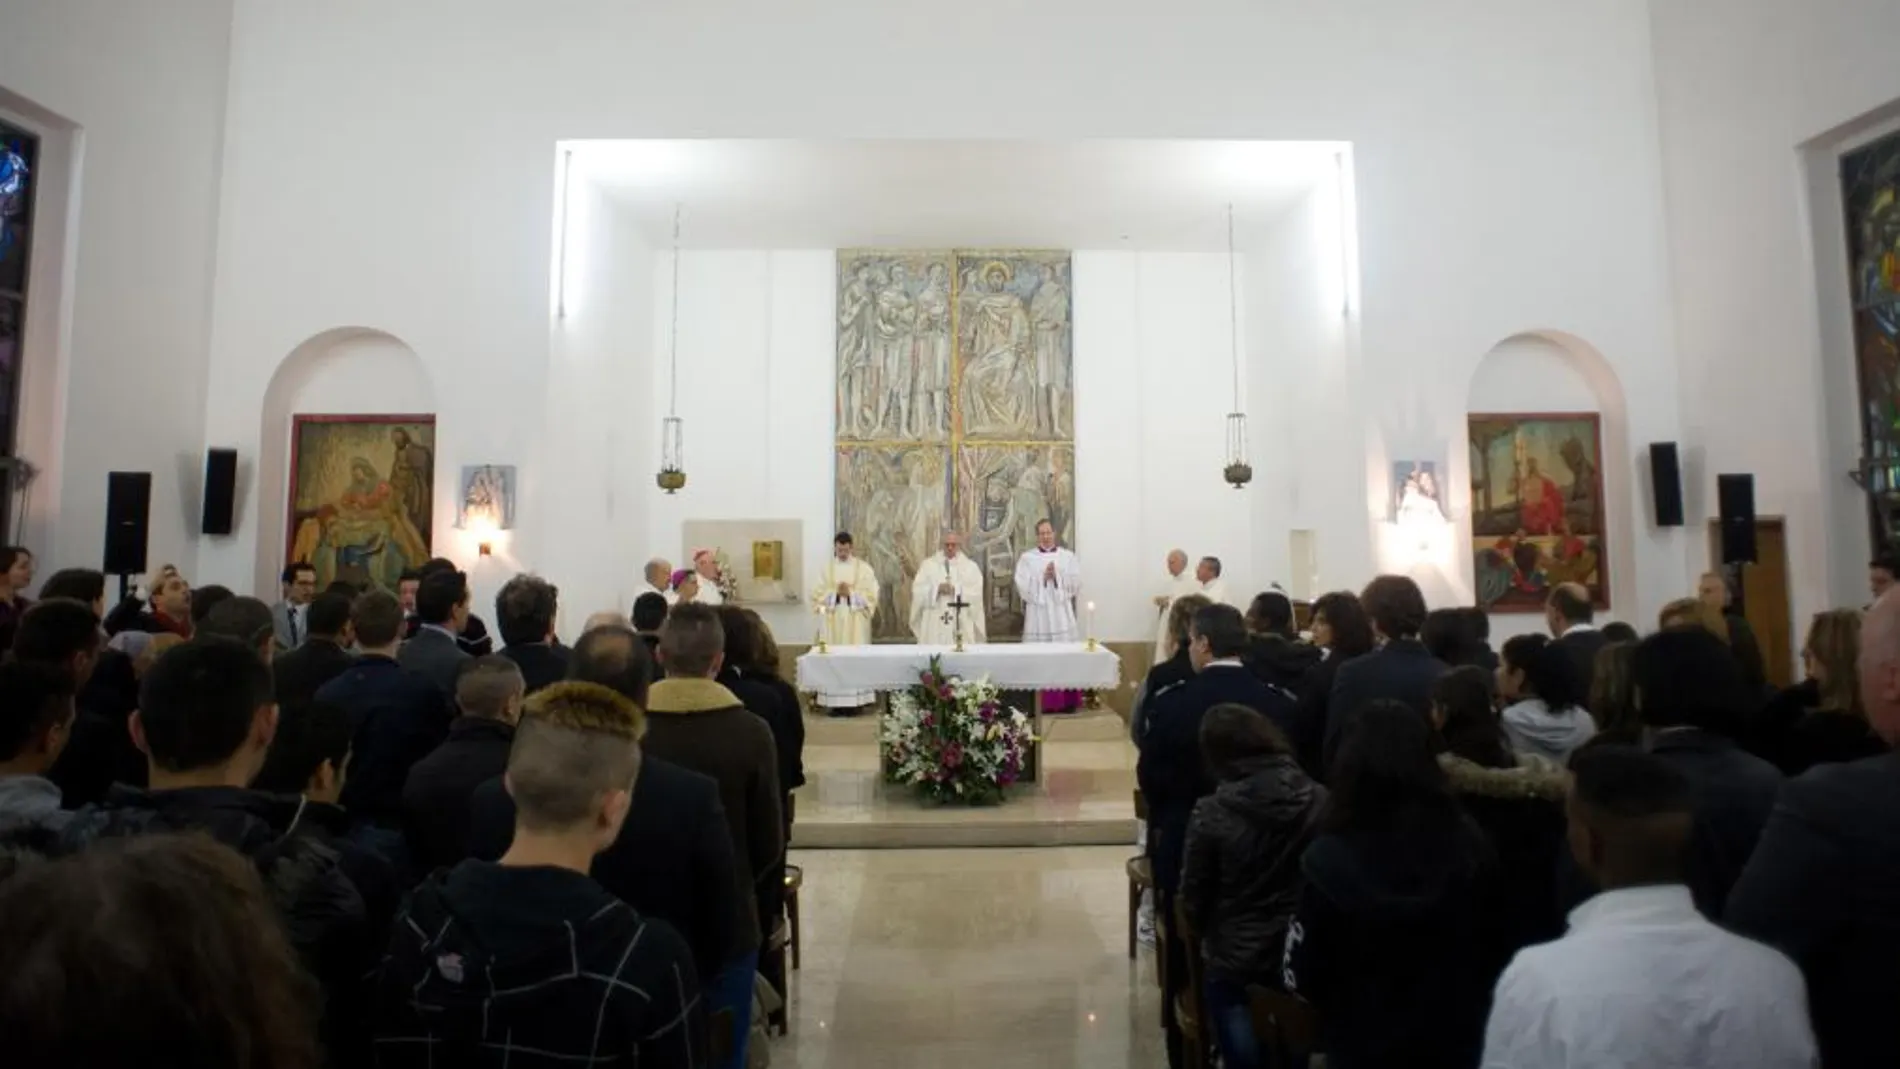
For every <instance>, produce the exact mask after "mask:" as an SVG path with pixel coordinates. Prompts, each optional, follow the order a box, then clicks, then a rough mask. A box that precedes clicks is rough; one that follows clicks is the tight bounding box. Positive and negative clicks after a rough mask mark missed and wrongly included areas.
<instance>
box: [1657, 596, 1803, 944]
mask: <svg viewBox="0 0 1900 1069" xmlns="http://www.w3.org/2000/svg"><path fill="white" fill-rule="evenodd" d="M1631 672H1632V675H1633V677H1634V683H1635V689H1636V695H1637V698H1636V700H1637V706H1638V711H1639V712H1640V713H1641V714H1642V717H1643V725H1644V727H1645V728H1646V729H1648V732H1649V736H1650V738H1649V750H1650V752H1651V753H1653V754H1655V755H1656V756H1657V757H1660V758H1662V759H1663V760H1665V761H1668V762H1669V763H1670V764H1672V765H1674V766H1676V768H1677V769H1678V770H1680V771H1681V772H1682V774H1683V775H1685V776H1687V777H1688V778H1689V783H1690V785H1691V787H1693V788H1694V791H1695V830H1694V833H1693V835H1692V837H1691V839H1690V852H1689V879H1688V884H1689V889H1690V891H1691V892H1693V893H1694V894H1695V903H1696V907H1697V908H1698V909H1700V910H1701V911H1702V913H1703V915H1704V916H1706V917H1708V918H1709V919H1710V920H1713V921H1720V920H1721V919H1722V914H1723V909H1724V906H1725V904H1726V903H1727V901H1728V895H1729V890H1730V889H1731V888H1732V887H1734V886H1735V881H1736V880H1737V879H1739V878H1740V877H1741V874H1742V869H1743V868H1744V867H1746V866H1747V864H1748V859H1749V856H1750V855H1751V854H1753V853H1754V852H1755V844H1756V842H1757V840H1759V839H1760V838H1761V831H1762V827H1763V825H1765V824H1767V823H1768V814H1769V812H1770V811H1772V810H1773V809H1774V805H1775V795H1776V793H1777V792H1779V791H1780V789H1781V782H1782V777H1781V771H1780V770H1779V769H1777V768H1775V766H1773V765H1771V764H1769V763H1768V762H1766V761H1764V760H1762V759H1761V758H1759V757H1756V756H1755V755H1754V754H1751V753H1749V752H1747V751H1746V750H1743V749H1742V748H1741V746H1740V745H1739V744H1738V743H1736V741H1735V739H1734V738H1733V737H1732V736H1731V735H1730V734H1728V732H1732V731H1733V730H1735V729H1736V727H1738V726H1739V725H1740V723H1741V719H1742V717H1743V716H1744V715H1746V714H1747V713H1748V712H1749V711H1751V710H1753V708H1754V704H1753V702H1752V699H1751V691H1750V689H1749V688H1748V686H1747V685H1746V684H1745V683H1744V682H1743V679H1742V674H1741V667H1740V666H1739V665H1738V664H1736V663H1735V658H1734V657H1733V656H1731V655H1730V653H1729V650H1728V647H1727V646H1725V645H1723V643H1722V640H1721V639H1719V638H1717V637H1715V636H1714V635H1713V634H1710V633H1709V632H1708V631H1706V630H1704V629H1702V628H1699V627H1684V628H1671V629H1666V630H1663V631H1658V632H1656V633H1655V634H1653V635H1651V636H1649V637H1648V638H1646V639H1644V640H1643V641H1642V642H1640V643H1638V644H1637V647H1636V656H1635V659H1634V661H1633V663H1632V666H1631Z"/></svg>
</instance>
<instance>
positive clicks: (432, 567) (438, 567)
mask: <svg viewBox="0 0 1900 1069" xmlns="http://www.w3.org/2000/svg"><path fill="white" fill-rule="evenodd" d="M455 570H456V567H455V562H454V561H452V560H450V559H448V558H447V557H430V558H429V559H428V560H425V561H423V562H422V566H421V567H419V568H417V569H416V576H415V577H416V581H417V582H421V581H423V580H425V579H427V578H429V577H430V576H432V575H443V574H446V573H448V572H453V571H455Z"/></svg>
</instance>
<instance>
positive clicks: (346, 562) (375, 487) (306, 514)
mask: <svg viewBox="0 0 1900 1069" xmlns="http://www.w3.org/2000/svg"><path fill="white" fill-rule="evenodd" d="M434 455H435V418H434V417H433V416H296V417H293V419H292V428H291V461H290V522H289V524H288V530H289V533H290V545H289V548H288V553H287V556H286V558H285V559H287V560H292V561H308V562H309V563H310V564H311V565H312V566H314V567H315V568H316V569H317V585H318V586H319V587H323V586H327V585H329V584H330V583H332V582H334V581H336V580H339V579H341V580H345V581H347V582H352V583H358V584H373V585H376V586H380V587H384V588H387V589H390V590H394V589H395V588H396V583H397V580H398V578H399V577H400V576H401V575H402V572H403V570H404V569H406V568H414V567H417V566H419V565H421V564H422V562H424V561H426V560H428V558H429V544H430V532H431V527H432V521H433V518H434V485H435V468H434ZM384 473H387V474H386V475H385V474H384Z"/></svg>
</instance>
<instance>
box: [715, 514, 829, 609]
mask: <svg viewBox="0 0 1900 1069" xmlns="http://www.w3.org/2000/svg"><path fill="white" fill-rule="evenodd" d="M681 533H682V534H683V535H685V538H686V546H687V551H686V552H685V553H683V554H682V555H681V559H682V560H686V561H690V560H692V559H693V554H694V553H695V552H697V551H699V550H705V551H706V552H708V553H711V554H712V555H713V559H714V560H716V561H718V562H719V568H720V572H721V574H722V575H723V576H724V582H722V584H721V588H722V589H723V590H725V591H727V600H729V601H731V602H732V603H733V604H735V605H791V604H798V603H800V602H802V601H804V600H805V597H806V595H808V594H810V593H811V592H810V591H808V590H806V589H805V577H804V560H805V523H804V521H803V520H687V521H686V523H685V525H684V527H683V529H682V531H681ZM827 539H829V535H827ZM826 544H827V545H829V544H830V543H829V541H827V542H826Z"/></svg>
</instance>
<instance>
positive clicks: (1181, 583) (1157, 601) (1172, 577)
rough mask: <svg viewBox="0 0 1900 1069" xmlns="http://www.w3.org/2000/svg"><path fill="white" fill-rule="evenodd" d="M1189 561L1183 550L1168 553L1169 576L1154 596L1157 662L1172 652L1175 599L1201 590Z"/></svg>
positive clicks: (1163, 659)
mask: <svg viewBox="0 0 1900 1069" xmlns="http://www.w3.org/2000/svg"><path fill="white" fill-rule="evenodd" d="M1187 562H1188V555H1187V554H1186V553H1184V552H1182V551H1181V550H1178V549H1177V550H1174V551H1173V552H1171V553H1169V554H1168V578H1167V580H1166V581H1164V582H1163V583H1162V584H1161V590H1160V592H1158V593H1157V594H1155V596H1154V605H1155V663H1156V664H1160V663H1161V662H1162V661H1165V660H1167V659H1168V657H1169V656H1170V654H1171V652H1172V651H1170V650H1169V649H1168V610H1169V609H1171V608H1173V607H1174V599H1175V598H1179V597H1186V596H1187V595H1189V594H1199V593H1200V592H1201V581H1200V580H1199V579H1196V578H1194V573H1193V572H1190V571H1188V566H1187Z"/></svg>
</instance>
